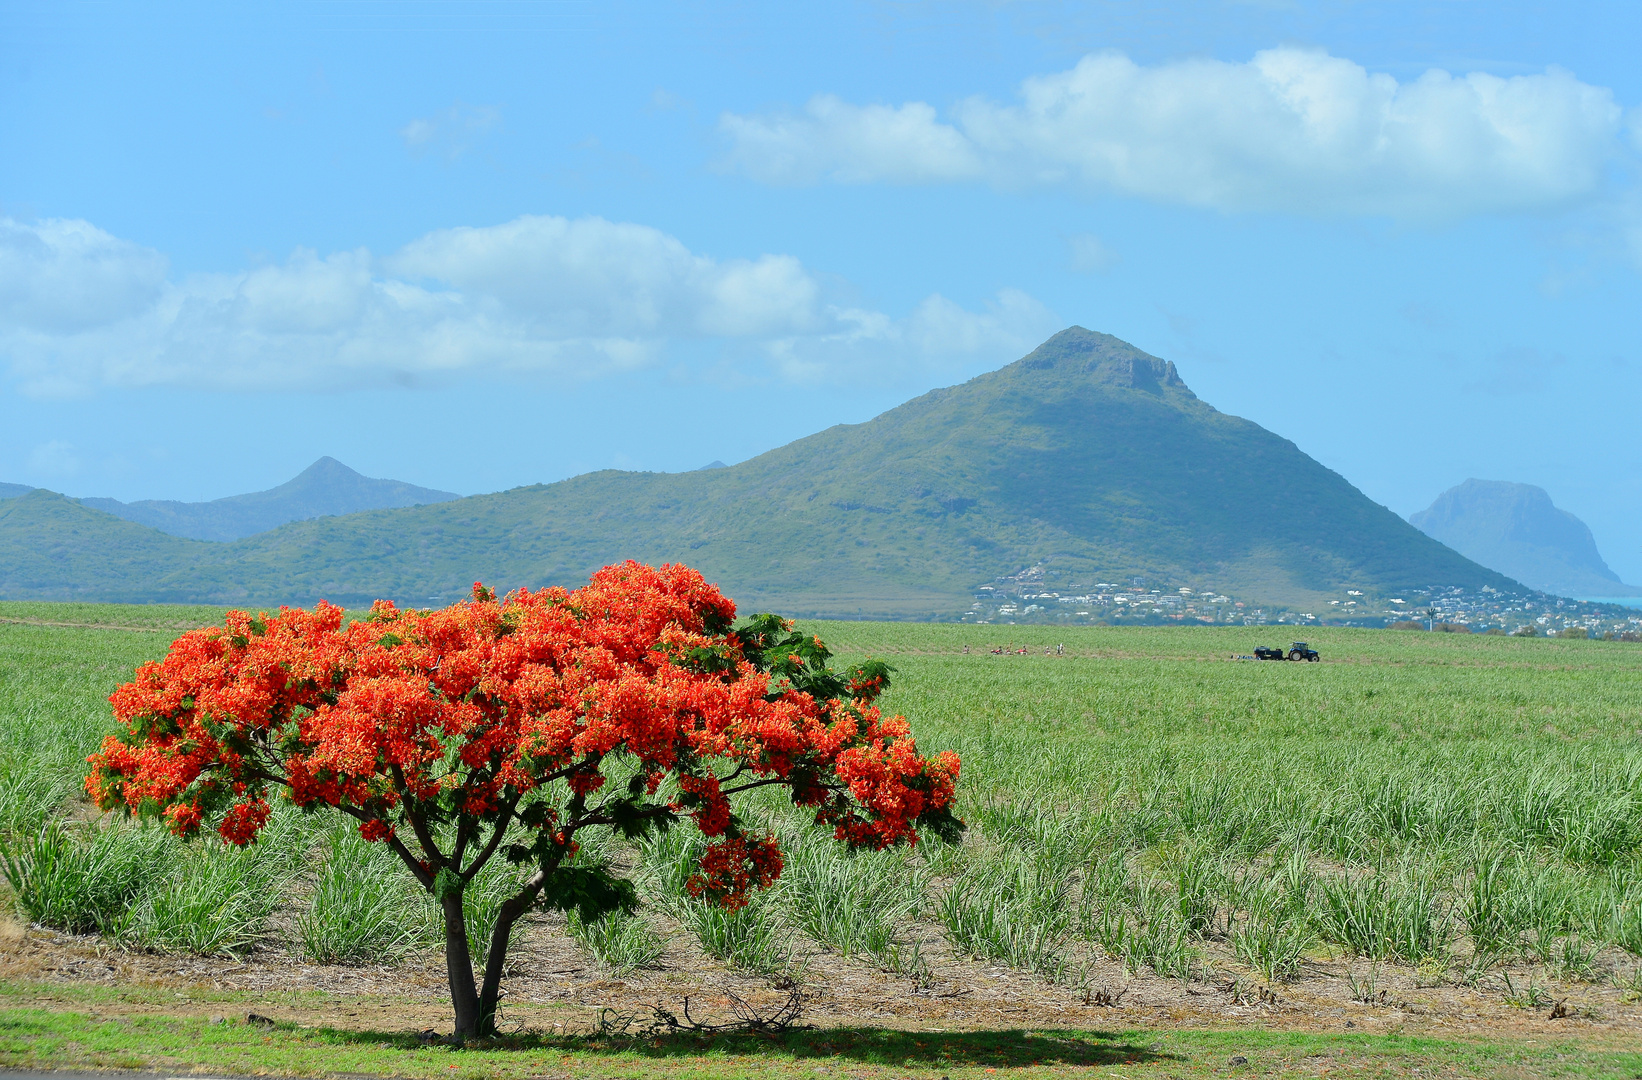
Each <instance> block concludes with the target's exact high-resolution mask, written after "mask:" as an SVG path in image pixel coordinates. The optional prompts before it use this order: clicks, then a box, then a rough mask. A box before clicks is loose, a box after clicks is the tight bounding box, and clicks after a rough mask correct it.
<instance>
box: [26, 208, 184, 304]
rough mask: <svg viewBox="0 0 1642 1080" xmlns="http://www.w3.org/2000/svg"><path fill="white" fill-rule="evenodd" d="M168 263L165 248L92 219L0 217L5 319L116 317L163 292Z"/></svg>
mask: <svg viewBox="0 0 1642 1080" xmlns="http://www.w3.org/2000/svg"><path fill="white" fill-rule="evenodd" d="M166 270H167V264H166V259H165V256H163V255H161V254H160V253H159V252H157V251H152V250H150V249H148V248H145V247H140V246H138V245H137V244H133V243H130V242H129V241H125V240H119V239H116V238H115V237H112V236H110V235H109V234H108V233H106V232H103V231H102V230H101V229H99V228H96V227H95V226H93V225H91V224H89V223H88V222H84V221H43V222H40V223H39V224H37V225H20V224H18V223H17V222H15V221H11V220H7V219H0V325H10V326H17V327H23V328H28V329H32V330H38V331H46V332H53V331H74V330H81V329H86V328H90V327H95V326H100V325H106V324H108V323H112V322H118V321H119V320H121V319H124V318H127V317H129V316H131V315H133V314H135V313H137V312H139V311H141V310H143V309H144V308H146V307H148V306H149V305H150V304H152V303H153V302H154V301H155V300H156V299H157V298H158V297H159V295H160V292H161V289H162V288H163V286H164V284H165V275H166Z"/></svg>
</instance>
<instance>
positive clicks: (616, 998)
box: [0, 918, 1642, 1046]
mask: <svg viewBox="0 0 1642 1080" xmlns="http://www.w3.org/2000/svg"><path fill="white" fill-rule="evenodd" d="M670 929H671V930H672V931H673V932H672V933H671V934H670V936H669V938H668V949H667V952H666V954H665V956H664V957H663V958H662V960H661V962H660V963H659V964H658V965H657V967H656V968H655V969H653V970H646V971H639V972H634V973H631V974H628V975H623V976H621V977H619V978H616V977H611V976H610V975H609V974H607V973H605V972H602V971H601V970H600V968H599V966H598V965H597V963H596V962H594V961H593V960H592V959H591V958H589V957H588V955H587V954H586V953H584V952H583V951H582V950H581V949H580V948H579V947H578V946H577V945H576V944H575V943H574V942H573V941H572V940H571V939H570V938H568V937H567V936H566V935H565V933H564V924H563V921H562V919H554V918H539V919H536V920H535V921H534V922H532V923H531V924H530V925H529V926H528V927H527V929H526V930H525V931H524V932H523V933H522V934H521V936H520V938H518V939H516V941H515V944H514V947H513V955H512V957H510V963H509V973H508V977H507V981H506V983H505V994H504V998H503V1014H502V1021H503V1026H504V1027H506V1028H521V1029H532V1030H541V1031H555V1030H557V1031H578V1030H589V1029H590V1028H591V1027H592V1026H593V1025H594V1024H595V1023H596V1022H597V1021H598V1020H599V1018H600V1016H601V1015H603V1016H605V1017H606V1018H607V1019H608V1018H610V1017H612V1016H616V1015H622V1014H627V1015H636V1016H638V1017H639V1018H640V1019H645V1018H648V1017H649V1016H650V1015H651V1007H652V1006H655V1005H661V1006H662V1007H664V1008H667V1009H669V1010H671V1011H673V1012H675V1013H676V1012H679V1011H680V1010H681V1009H682V1008H683V1004H684V1001H685V999H686V998H688V999H689V1000H690V1003H691V1010H692V1013H693V1014H694V1015H696V1016H697V1017H698V1018H701V1017H702V1016H704V1015H705V1016H707V1017H709V1018H712V1019H724V1018H726V1016H727V1011H728V1006H729V995H732V994H733V995H736V996H737V997H739V998H741V999H742V1000H744V1001H746V1002H747V1003H749V1004H751V1005H753V1006H755V1007H760V1008H774V1007H775V1006H776V1005H777V1004H779V1003H780V1002H782V1001H784V1000H785V999H786V998H787V996H788V992H787V990H784V989H782V988H780V987H778V986H776V985H772V983H771V981H770V980H768V979H766V978H763V977H759V976H754V975H750V974H748V973H746V972H741V971H737V970H735V969H732V968H728V967H726V966H725V965H723V964H721V963H719V962H718V961H716V960H714V959H712V958H711V957H709V956H707V955H705V954H704V953H703V952H702V951H701V950H700V949H699V948H697V947H695V944H694V942H693V940H692V939H690V938H689V937H688V936H687V935H684V934H682V933H680V932H678V931H677V929H676V928H670ZM918 929H919V931H921V932H922V934H923V937H924V938H925V941H924V944H923V951H924V954H925V956H927V957H928V958H929V960H930V967H929V970H930V975H931V978H930V979H929V980H926V981H924V982H922V983H920V982H917V981H914V980H912V979H910V978H907V977H903V976H898V975H893V974H889V973H886V972H883V971H880V970H878V969H876V968H874V967H872V966H870V965H868V964H864V963H861V962H860V961H858V960H851V959H845V958H842V957H839V956H836V955H833V954H831V953H827V952H824V951H816V952H812V953H810V954H808V955H807V956H805V957H804V966H803V975H802V978H801V980H800V986H801V987H802V990H803V993H804V995H805V1011H804V1016H803V1019H804V1020H805V1021H806V1022H808V1023H812V1024H816V1025H819V1026H826V1027H830V1026H870V1027H881V1028H891V1029H901V1030H948V1031H950V1030H979V1029H994V1030H995V1029H1010V1030H1018V1029H1028V1030H1037V1029H1051V1028H1091V1027H1103V1028H1110V1027H1158V1028H1213V1027H1236V1028H1247V1027H1251V1026H1252V1027H1260V1028H1267V1029H1277V1030H1298V1031H1316V1032H1326V1031H1348V1030H1356V1031H1363V1032H1373V1033H1400V1034H1405V1035H1429V1036H1433V1037H1439V1038H1456V1037H1461V1038H1463V1037H1477V1038H1491V1039H1499V1038H1520V1039H1533V1038H1537V1037H1551V1038H1563V1039H1566V1038H1570V1037H1573V1038H1578V1039H1579V1040H1580V1041H1581V1042H1586V1041H1588V1042H1590V1043H1592V1044H1593V1045H1597V1044H1601V1045H1615V1046H1636V1045H1642V1002H1639V1001H1638V1000H1637V995H1635V994H1634V993H1631V994H1628V993H1627V992H1625V991H1624V990H1621V989H1620V988H1619V987H1617V986H1615V985H1613V984H1612V983H1611V982H1607V981H1591V982H1572V983H1568V982H1559V981H1556V980H1554V979H1551V978H1550V977H1549V975H1548V974H1547V973H1546V972H1543V971H1539V970H1537V969H1534V968H1530V967H1525V966H1518V967H1509V966H1508V967H1506V968H1503V969H1498V970H1496V971H1495V972H1493V973H1491V974H1490V975H1488V976H1487V977H1485V978H1484V979H1483V980H1481V981H1480V982H1479V984H1478V985H1477V986H1475V987H1470V986H1463V985H1454V983H1453V982H1452V981H1441V980H1438V979H1436V978H1421V977H1420V976H1419V974H1418V973H1416V972H1414V971H1412V970H1409V969H1406V968H1394V967H1390V966H1386V967H1382V968H1380V969H1379V970H1378V972H1377V978H1376V981H1375V990H1376V993H1375V1001H1374V1002H1373V1003H1365V1002H1360V1001H1355V1000H1353V990H1352V987H1351V981H1350V979H1349V978H1348V975H1350V974H1355V975H1356V976H1357V978H1358V980H1359V985H1360V984H1361V981H1362V979H1363V978H1364V977H1365V976H1366V975H1368V974H1369V973H1370V971H1371V968H1370V965H1368V964H1367V963H1366V962H1364V961H1361V960H1351V959H1346V958H1339V959H1328V958H1320V959H1317V960H1315V961H1313V962H1310V963H1308V964H1307V966H1306V968H1305V969H1304V971H1303V972H1302V974H1301V976H1300V977H1299V978H1297V979H1295V980H1294V981H1292V982H1289V983H1285V984H1282V985H1279V986H1276V987H1267V986H1265V985H1264V984H1263V983H1261V982H1260V981H1259V980H1258V979H1257V978H1253V977H1250V976H1249V975H1248V974H1247V972H1246V969H1240V968H1238V967H1237V966H1236V965H1234V964H1231V963H1230V962H1228V961H1226V960H1225V959H1224V958H1222V959H1219V960H1217V961H1216V967H1217V968H1218V972H1219V973H1218V974H1215V975H1211V976H1210V978H1209V979H1207V980H1194V981H1192V982H1182V981H1179V980H1173V979H1163V978H1159V977H1156V976H1153V975H1140V976H1132V975H1129V974H1127V973H1125V971H1124V970H1123V968H1122V966H1121V965H1120V964H1118V963H1115V962H1108V961H1103V960H1096V961H1094V963H1093V965H1092V967H1091V968H1090V970H1089V973H1088V976H1087V978H1086V979H1085V980H1084V983H1083V985H1082V986H1081V987H1073V986H1063V985H1056V984H1052V983H1049V982H1047V981H1046V980H1044V979H1042V978H1038V977H1035V976H1031V975H1028V974H1025V973H1023V972H1020V971H1017V970H1014V969H1011V968H1007V967H1002V966H998V965H994V964H987V963H983V962H977V961H975V960H973V959H970V958H967V957H962V956H956V955H953V954H952V953H951V951H950V950H949V949H947V948H946V947H945V943H944V941H943V939H942V938H941V937H940V935H939V934H938V933H936V932H935V930H934V928H933V927H920V928H918ZM1601 959H1603V960H1607V961H1609V963H1610V964H1611V965H1613V966H1614V967H1616V968H1617V969H1618V970H1620V971H1622V972H1623V973H1625V974H1626V975H1629V974H1631V972H1632V971H1633V970H1634V966H1635V962H1634V960H1633V961H1630V963H1629V964H1627V963H1626V958H1624V957H1623V956H1622V955H1615V956H1613V957H1607V956H1604V957H1602V958H1601ZM1240 973H1241V977H1239V976H1240ZM1507 973H1509V975H1510V978H1511V982H1512V985H1513V986H1514V987H1515V989H1516V991H1517V997H1518V998H1519V999H1520V997H1521V994H1522V991H1524V990H1525V988H1526V987H1528V986H1530V985H1533V986H1536V987H1539V988H1540V989H1541V991H1543V992H1544V994H1545V995H1546V1001H1545V1004H1543V1005H1540V1006H1537V1007H1529V1006H1526V1005H1520V1004H1518V1005H1513V1004H1511V1003H1510V1002H1508V1001H1507V1000H1506V999H1507V986H1506V983H1505V978H1504V976H1505V974H1507ZM0 978H4V979H6V980H8V981H11V982H13V983H14V984H15V983H19V982H21V983H28V984H33V985H34V986H36V987H38V988H39V992H40V997H39V1004H40V1005H41V1007H46V1008H52V1007H64V1008H66V1007H69V1006H68V1005H67V1004H66V1000H67V999H66V998H64V999H56V998H54V997H53V995H52V994H51V993H50V991H49V987H50V985H51V984H63V985H65V986H69V985H80V986H86V985H97V986H105V987H112V988H116V989H130V990H133V991H143V992H142V993H134V994H133V995H132V997H131V999H130V1000H115V1001H112V1002H105V1003H102V1004H99V1005H98V1006H97V1008H96V1011H97V1012H98V1014H100V1015H138V1014H155V1013H163V1014H166V1015H195V1014H197V1015H200V1016H202V1017H205V1016H212V1015H217V1014H225V1013H230V1012H233V1011H234V1010H237V1009H241V1008H246V1007H248V1006H247V1005H246V1002H248V1001H250V1002H255V1004H254V1006H249V1007H253V1008H254V1011H256V1012H259V1013H263V1014H265V1015H268V1016H271V1017H273V1018H275V1019H277V1020H284V1021H289V1022H291V1023H294V1024H298V1025H313V1026H317V1025H324V1026H330V1027H335V1028H339V1029H353V1030H374V1031H406V1030H411V1031H421V1030H425V1029H434V1030H437V1031H448V1030H449V1028H450V1023H451V1015H450V1008H449V1004H448V999H447V997H446V988H445V972H444V963H443V958H442V956H440V955H439V954H437V953H433V954H429V955H425V956H421V957H417V958H414V959H412V960H410V961H408V962H406V963H402V964H397V965H392V966H386V965H384V966H367V967H340V966H326V965H316V964H310V963H307V962H305V961H304V960H303V959H302V958H300V957H298V956H294V955H292V954H290V953H288V952H285V951H284V950H282V949H279V948H277V947H270V948H265V949H261V950H258V951H256V952H254V953H252V954H250V955H248V956H246V957H244V958H242V959H221V958H210V957H200V956H195V955H192V954H175V953H168V954H154V953H144V952H135V951H129V950H125V949H121V948H118V947H115V946H112V945H110V944H109V943H108V942H107V941H105V940H103V939H100V938H97V937H85V936H75V935H69V934H61V933H57V932H54V931H50V930H43V929H40V928H38V927H29V928H24V927H22V926H19V925H17V924H11V925H10V926H7V927H0ZM1433 984H1435V985H1433ZM156 991H169V994H167V995H164V996H157V995H156V993H155V992H156ZM224 991H227V992H233V994H234V1001H235V1002H236V1004H235V1005H233V1006H232V1007H230V1006H229V1005H227V1004H226V1003H225V1002H224V1001H223V1000H222V998H221V994H220V992H224ZM1107 1002H1111V1003H1110V1004H1108V1003H1107ZM1556 1003H1561V1008H1558V1009H1555V1010H1554V1011H1556V1012H1557V1013H1559V1014H1565V1015H1559V1016H1558V1017H1557V1018H1554V1019H1553V1018H1552V1015H1551V1014H1552V1012H1553V1005H1555V1004H1556ZM606 1010H610V1012H606Z"/></svg>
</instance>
